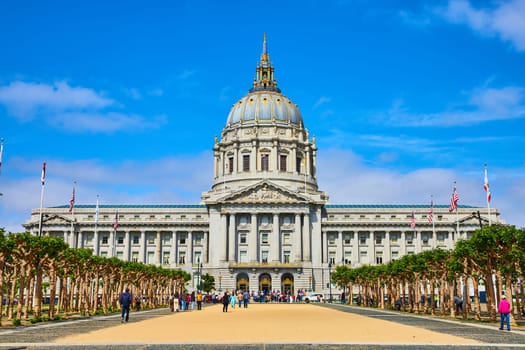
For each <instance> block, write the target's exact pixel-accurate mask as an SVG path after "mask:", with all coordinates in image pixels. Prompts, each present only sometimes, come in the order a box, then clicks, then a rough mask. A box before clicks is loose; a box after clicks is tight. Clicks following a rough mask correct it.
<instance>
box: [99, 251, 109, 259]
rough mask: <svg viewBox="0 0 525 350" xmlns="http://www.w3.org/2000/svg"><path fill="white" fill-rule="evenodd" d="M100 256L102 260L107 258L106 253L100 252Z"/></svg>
mask: <svg viewBox="0 0 525 350" xmlns="http://www.w3.org/2000/svg"><path fill="white" fill-rule="evenodd" d="M100 256H101V257H103V258H107V257H108V252H100Z"/></svg>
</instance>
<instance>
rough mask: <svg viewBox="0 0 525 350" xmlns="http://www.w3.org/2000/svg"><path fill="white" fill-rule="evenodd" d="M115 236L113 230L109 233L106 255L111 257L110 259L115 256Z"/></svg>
mask: <svg viewBox="0 0 525 350" xmlns="http://www.w3.org/2000/svg"><path fill="white" fill-rule="evenodd" d="M115 235H116V232H115V230H111V231H109V254H108V256H109V257H111V258H112V257H114V256H116V255H117V247H116V242H115V240H116V237H115Z"/></svg>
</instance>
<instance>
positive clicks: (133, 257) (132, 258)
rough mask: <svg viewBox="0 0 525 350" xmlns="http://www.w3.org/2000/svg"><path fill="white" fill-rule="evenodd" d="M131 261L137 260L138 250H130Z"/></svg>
mask: <svg viewBox="0 0 525 350" xmlns="http://www.w3.org/2000/svg"><path fill="white" fill-rule="evenodd" d="M131 261H133V262H139V252H131Z"/></svg>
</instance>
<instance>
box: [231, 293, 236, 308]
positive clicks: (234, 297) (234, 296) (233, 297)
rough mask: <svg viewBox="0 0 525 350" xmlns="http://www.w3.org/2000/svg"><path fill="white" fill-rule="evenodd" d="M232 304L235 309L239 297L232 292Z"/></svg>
mask: <svg viewBox="0 0 525 350" xmlns="http://www.w3.org/2000/svg"><path fill="white" fill-rule="evenodd" d="M230 304H231V306H232V309H235V304H237V296H236V295H235V291H232V295H230Z"/></svg>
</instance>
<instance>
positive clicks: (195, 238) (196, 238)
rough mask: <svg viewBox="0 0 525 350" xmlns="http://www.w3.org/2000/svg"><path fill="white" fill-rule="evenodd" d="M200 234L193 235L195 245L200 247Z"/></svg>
mask: <svg viewBox="0 0 525 350" xmlns="http://www.w3.org/2000/svg"><path fill="white" fill-rule="evenodd" d="M202 236H203V235H202V233H197V234H194V235H193V237H194V240H195V245H202Z"/></svg>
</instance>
